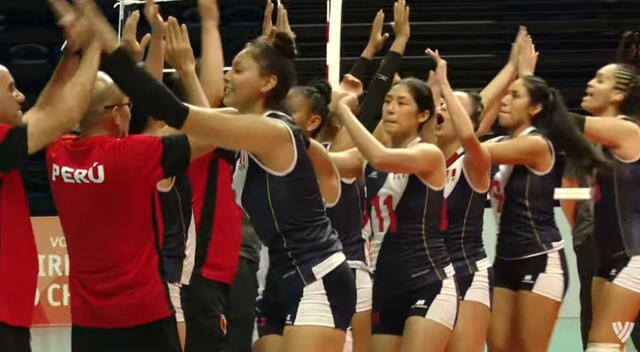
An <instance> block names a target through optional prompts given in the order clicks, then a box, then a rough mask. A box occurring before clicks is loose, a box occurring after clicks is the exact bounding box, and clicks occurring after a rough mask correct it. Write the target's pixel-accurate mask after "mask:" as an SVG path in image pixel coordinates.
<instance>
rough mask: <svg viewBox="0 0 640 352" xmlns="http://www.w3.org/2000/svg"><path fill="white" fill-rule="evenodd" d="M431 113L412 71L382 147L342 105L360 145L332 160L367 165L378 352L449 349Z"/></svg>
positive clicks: (392, 97) (452, 300)
mask: <svg viewBox="0 0 640 352" xmlns="http://www.w3.org/2000/svg"><path fill="white" fill-rule="evenodd" d="M397 6H400V7H402V6H404V4H403V3H399V4H398V5H397ZM403 10H404V9H402V10H400V11H403ZM432 112H433V98H432V96H431V93H430V91H429V90H428V88H427V86H426V84H425V83H424V82H422V81H419V80H417V79H412V78H409V79H405V80H401V81H400V83H398V84H396V85H394V86H393V88H392V89H391V90H390V91H389V93H388V94H387V96H386V98H385V103H384V107H383V117H382V118H383V119H382V126H383V128H384V129H385V131H386V133H387V134H388V136H389V138H390V141H391V142H392V144H391V146H390V147H384V146H383V145H382V144H381V143H380V142H378V141H377V140H376V139H375V137H373V136H372V135H370V134H369V132H367V131H366V129H365V128H364V127H363V126H362V125H360V123H359V122H358V121H357V119H356V118H355V116H353V115H352V113H351V111H350V110H349V109H348V107H347V106H346V105H344V104H343V105H342V106H341V111H340V114H341V115H340V116H341V117H342V120H343V123H344V124H345V126H346V128H347V129H348V130H349V133H350V134H351V136H352V138H353V139H354V142H355V143H356V145H357V146H358V150H356V149H353V150H349V151H346V152H343V153H339V154H337V155H335V156H334V158H333V160H334V161H335V162H336V164H337V165H338V168H339V169H340V171H341V175H342V176H343V177H349V176H351V177H363V167H365V165H366V168H365V169H364V177H365V179H366V183H367V198H368V200H369V202H370V204H371V209H370V210H369V214H370V215H369V216H370V220H369V221H370V225H371V226H372V231H373V243H372V245H373V249H374V254H373V259H372V260H373V264H374V268H375V271H374V286H373V317H372V321H373V330H372V331H373V337H372V350H373V351H394V350H400V349H401V350H402V351H419V350H423V349H424V346H425V345H427V344H428V345H429V346H430V348H431V350H434V351H444V350H445V348H446V345H447V343H448V341H449V338H450V335H451V330H452V329H453V325H454V322H455V318H456V311H457V304H458V303H457V294H456V285H455V282H454V281H453V267H452V266H451V264H450V261H449V258H448V255H447V253H446V247H445V243H444V237H443V236H442V234H441V232H440V231H439V230H438V227H439V225H440V222H441V219H440V217H441V216H442V209H441V208H442V189H443V187H444V183H445V163H444V158H443V156H442V153H441V152H440V151H439V150H438V149H437V148H436V147H435V146H432V145H428V144H424V143H420V139H419V137H418V130H419V128H420V126H421V124H422V123H424V122H425V121H426V120H427V119H428V118H429V116H430V114H431V113H432ZM365 158H366V161H365ZM365 163H366V164H365Z"/></svg>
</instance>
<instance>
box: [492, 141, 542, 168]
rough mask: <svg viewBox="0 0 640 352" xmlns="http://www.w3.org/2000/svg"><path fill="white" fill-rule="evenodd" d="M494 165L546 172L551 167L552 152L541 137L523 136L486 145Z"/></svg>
mask: <svg viewBox="0 0 640 352" xmlns="http://www.w3.org/2000/svg"><path fill="white" fill-rule="evenodd" d="M484 145H485V147H486V148H487V150H488V151H489V154H490V155H491V161H492V163H494V164H507V165H526V166H528V167H530V168H531V169H533V170H537V171H544V170H546V169H548V168H549V166H550V165H551V162H552V159H551V150H549V145H548V144H547V141H546V140H544V138H542V137H540V136H522V137H517V138H514V139H509V140H507V141H504V142H498V143H484Z"/></svg>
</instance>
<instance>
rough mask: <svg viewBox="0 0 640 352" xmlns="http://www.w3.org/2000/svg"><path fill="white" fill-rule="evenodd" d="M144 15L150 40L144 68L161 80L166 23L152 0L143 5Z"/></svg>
mask: <svg viewBox="0 0 640 352" xmlns="http://www.w3.org/2000/svg"><path fill="white" fill-rule="evenodd" d="M144 16H145V17H146V19H147V21H148V22H149V24H150V25H151V40H150V43H149V52H148V53H147V58H146V60H145V63H144V65H145V68H146V69H147V71H149V73H151V75H152V76H153V77H155V78H156V79H158V80H160V81H162V73H163V70H164V41H163V39H164V34H165V31H166V24H165V23H164V21H163V20H162V17H161V16H160V9H159V7H158V5H156V4H155V3H154V0H147V3H146V4H145V5H144Z"/></svg>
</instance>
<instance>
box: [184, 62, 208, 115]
mask: <svg viewBox="0 0 640 352" xmlns="http://www.w3.org/2000/svg"><path fill="white" fill-rule="evenodd" d="M178 76H179V77H180V81H181V82H182V85H183V87H184V91H185V95H186V99H187V103H189V104H191V105H195V106H201V107H205V108H208V107H210V106H209V101H208V100H207V96H206V94H205V92H204V90H203V88H202V85H201V84H200V80H199V79H198V75H197V74H196V71H195V69H192V68H189V69H181V70H178Z"/></svg>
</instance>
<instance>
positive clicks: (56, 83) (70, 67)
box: [38, 49, 80, 104]
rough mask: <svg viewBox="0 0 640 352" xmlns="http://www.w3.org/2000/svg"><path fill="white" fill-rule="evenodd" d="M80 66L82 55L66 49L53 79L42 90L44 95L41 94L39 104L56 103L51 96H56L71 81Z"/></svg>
mask: <svg viewBox="0 0 640 352" xmlns="http://www.w3.org/2000/svg"><path fill="white" fill-rule="evenodd" d="M79 64H80V55H78V54H77V53H72V52H70V51H69V50H67V49H65V50H64V51H63V52H62V57H61V58H60V62H59V63H58V66H57V67H56V69H55V71H54V72H53V76H51V79H50V80H49V82H48V83H47V85H46V86H45V88H44V89H43V90H42V93H40V96H39V97H38V103H43V104H49V103H52V102H55V101H52V100H51V96H52V95H53V96H55V94H56V92H58V91H59V90H60V89H61V87H63V86H64V84H65V83H67V82H68V81H69V80H71V78H72V77H73V74H74V73H75V72H76V70H77V69H78V65H79Z"/></svg>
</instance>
